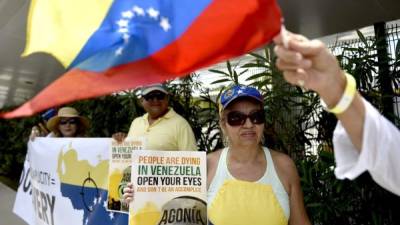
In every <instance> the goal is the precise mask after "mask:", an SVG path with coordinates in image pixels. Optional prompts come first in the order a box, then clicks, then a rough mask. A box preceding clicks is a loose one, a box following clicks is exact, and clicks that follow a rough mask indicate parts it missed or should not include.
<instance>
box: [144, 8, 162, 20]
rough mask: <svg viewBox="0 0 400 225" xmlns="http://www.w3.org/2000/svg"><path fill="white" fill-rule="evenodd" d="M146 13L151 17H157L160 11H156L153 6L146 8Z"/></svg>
mask: <svg viewBox="0 0 400 225" xmlns="http://www.w3.org/2000/svg"><path fill="white" fill-rule="evenodd" d="M147 14H149V16H150V17H151V18H154V19H157V17H158V15H160V12H159V11H157V10H155V9H154V8H153V7H150V8H149V9H148V10H147Z"/></svg>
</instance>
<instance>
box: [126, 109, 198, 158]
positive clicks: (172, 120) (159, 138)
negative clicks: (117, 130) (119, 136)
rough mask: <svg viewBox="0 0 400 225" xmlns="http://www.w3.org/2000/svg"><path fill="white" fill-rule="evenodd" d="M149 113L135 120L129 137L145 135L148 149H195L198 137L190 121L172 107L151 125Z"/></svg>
mask: <svg viewBox="0 0 400 225" xmlns="http://www.w3.org/2000/svg"><path fill="white" fill-rule="evenodd" d="M147 118H148V113H146V114H144V115H143V116H141V117H138V118H136V119H134V120H133V122H132V124H131V127H130V128H129V132H128V137H145V139H146V143H147V146H146V148H145V149H147V150H167V151H174V150H176V151H178V150H181V151H194V150H197V146H196V139H195V137H194V133H193V130H192V128H191V127H190V125H189V123H188V122H187V121H186V120H185V119H184V118H183V117H182V116H180V115H178V114H177V113H176V112H175V111H174V110H173V109H172V108H170V109H169V111H168V112H167V113H166V114H165V115H164V116H162V117H160V118H159V119H158V120H156V121H154V123H153V124H151V125H149V121H148V119H147Z"/></svg>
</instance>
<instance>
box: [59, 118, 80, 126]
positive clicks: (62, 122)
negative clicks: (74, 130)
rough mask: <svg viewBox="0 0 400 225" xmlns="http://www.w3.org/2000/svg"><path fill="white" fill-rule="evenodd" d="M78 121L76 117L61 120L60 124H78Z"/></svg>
mask: <svg viewBox="0 0 400 225" xmlns="http://www.w3.org/2000/svg"><path fill="white" fill-rule="evenodd" d="M77 123H78V121H76V119H69V120H60V125H66V124H71V125H76V124H77Z"/></svg>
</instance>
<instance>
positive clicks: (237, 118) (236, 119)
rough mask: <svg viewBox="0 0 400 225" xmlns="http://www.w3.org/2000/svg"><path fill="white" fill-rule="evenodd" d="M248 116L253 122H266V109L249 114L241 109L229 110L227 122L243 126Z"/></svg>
mask: <svg viewBox="0 0 400 225" xmlns="http://www.w3.org/2000/svg"><path fill="white" fill-rule="evenodd" d="M247 118H249V119H250V122H251V123H253V124H263V123H264V122H265V117H264V111H262V110H257V111H254V112H252V113H250V114H248V115H247V114H244V113H242V112H239V111H232V112H229V113H228V115H227V122H228V124H229V125H231V126H241V125H243V124H245V123H246V120H247Z"/></svg>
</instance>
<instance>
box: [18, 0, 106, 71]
mask: <svg viewBox="0 0 400 225" xmlns="http://www.w3.org/2000/svg"><path fill="white" fill-rule="evenodd" d="M112 2H113V0H101V1H99V0H50V1H48V0H32V2H31V5H30V9H29V15H28V28H27V40H26V47H25V51H24V52H23V53H22V56H27V55H29V54H31V53H34V52H46V53H49V54H51V55H53V56H54V57H56V58H57V59H58V60H59V61H60V62H61V63H62V64H63V65H64V67H67V66H68V65H69V64H70V63H71V62H72V61H73V60H74V59H75V57H76V56H77V54H78V53H79V52H80V50H81V49H82V47H83V46H84V45H85V43H86V42H87V41H88V39H89V38H90V36H91V35H92V34H93V33H94V32H95V31H96V30H97V29H98V27H99V26H100V25H101V23H102V21H103V19H104V17H105V16H106V14H107V12H108V10H109V8H110V6H111V4H112Z"/></svg>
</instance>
